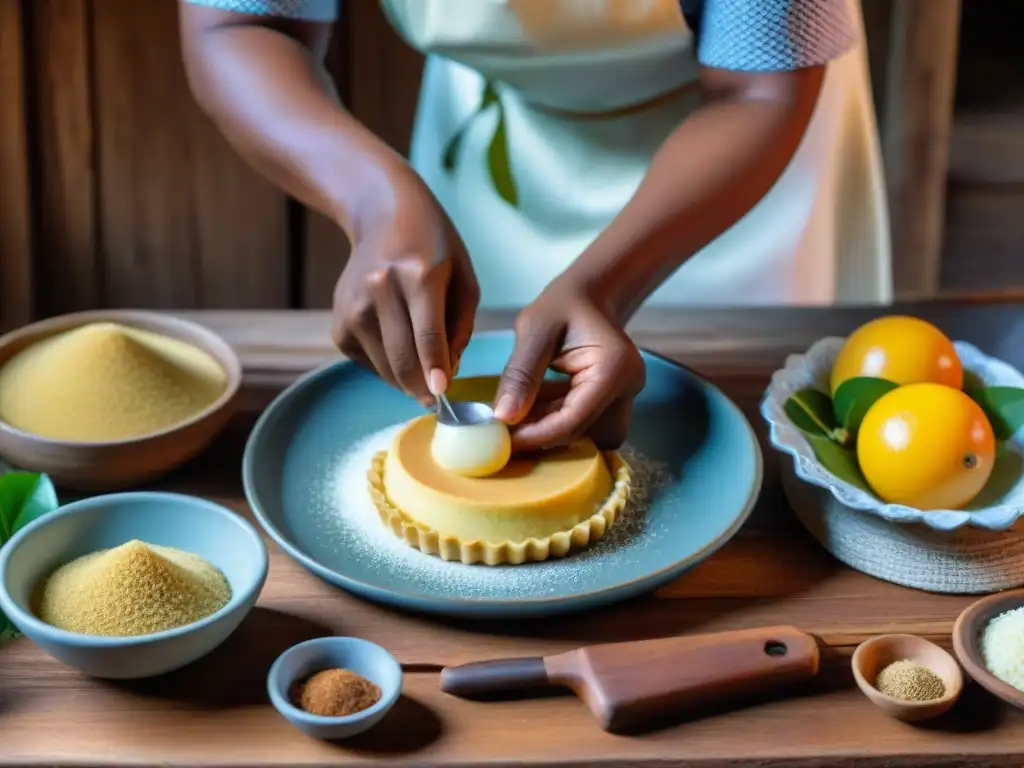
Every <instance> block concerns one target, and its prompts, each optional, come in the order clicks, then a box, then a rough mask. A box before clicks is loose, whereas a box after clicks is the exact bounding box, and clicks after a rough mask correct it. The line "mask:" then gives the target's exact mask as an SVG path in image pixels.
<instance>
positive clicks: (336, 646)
mask: <svg viewBox="0 0 1024 768" xmlns="http://www.w3.org/2000/svg"><path fill="white" fill-rule="evenodd" d="M324 669H350V670H352V671H353V672H355V673H356V674H357V675H362V676H363V677H365V678H366V679H367V680H369V681H370V682H372V683H376V684H377V685H378V686H379V687H380V701H378V702H377V703H376V704H374V705H373V706H372V707H369V708H368V709H364V710H363V711H362V712H356V713H355V714H354V715H348V716H346V717H321V716H319V715H311V714H309V713H308V712H305V711H304V710H301V709H299V708H298V707H296V706H295V705H293V704H292V703H291V699H290V696H289V691H290V690H291V687H292V686H293V685H294V684H295V683H296V682H298V681H299V680H302V679H303V678H306V677H309V676H310V675H312V674H315V673H317V672H319V671H321V670H324ZM267 693H269V694H270V701H271V703H272V704H273V705H274V707H275V708H276V709H277V711H278V712H280V713H281V714H282V715H283V716H284V718H285V719H286V720H287V721H288V722H289V723H291V724H292V725H294V726H295V727H296V728H298V729H299V730H300V731H302V732H303V733H305V734H308V735H309V736H312V737H314V738H317V739H326V740H333V739H347V738H349V737H350V736H355V735H356V734H359V733H363V732H364V731H368V730H370V729H371V728H373V726H375V725H377V723H379V722H380V721H381V720H383V719H384V715H386V714H387V713H388V710H389V709H391V707H393V706H394V705H395V702H396V701H398V697H399V696H401V694H402V667H401V665H400V664H399V663H398V661H397V660H396V659H395V657H394V656H392V655H391V654H390V653H388V652H387V651H385V650H384V649H383V648H381V647H380V646H379V645H376V644H375V643H371V642H369V641H368V640H360V639H359V638H357V637H320V638H317V639H315V640H307V641H306V642H304V643H299V644H298V645H294V646H292V647H291V648H289V649H288V650H287V651H285V652H284V653H282V654H281V655H280V656H279V657H278V659H277V661H275V662H274V664H273V666H271V668H270V672H269V673H268V675H267Z"/></svg>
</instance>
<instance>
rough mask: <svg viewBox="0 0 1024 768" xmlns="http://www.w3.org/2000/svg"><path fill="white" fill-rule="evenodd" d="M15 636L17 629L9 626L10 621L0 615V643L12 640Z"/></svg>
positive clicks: (11, 625)
mask: <svg viewBox="0 0 1024 768" xmlns="http://www.w3.org/2000/svg"><path fill="white" fill-rule="evenodd" d="M17 636H18V629H17V627H15V626H14V625H13V624H11V620H10V619H8V618H7V617H6V616H4V615H3V614H2V613H0V643H2V642H3V641H4V640H12V639H14V638H15V637H17Z"/></svg>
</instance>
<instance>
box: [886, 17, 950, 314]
mask: <svg viewBox="0 0 1024 768" xmlns="http://www.w3.org/2000/svg"><path fill="white" fill-rule="evenodd" d="M892 8H893V19H892V30H891V39H890V44H889V46H890V47H889V57H888V59H889V60H888V67H889V77H888V82H887V84H886V104H885V110H884V114H885V120H884V123H883V125H882V145H883V149H884V153H885V163H886V171H887V176H888V186H889V205H890V209H891V220H892V230H893V253H894V254H896V258H895V259H894V263H893V284H894V287H895V291H896V295H897V296H899V297H902V298H928V297H931V296H934V295H936V293H937V292H938V288H939V267H940V256H941V251H942V233H943V210H944V206H945V188H946V173H947V168H948V162H949V137H950V132H951V126H952V121H953V98H954V91H955V87H956V72H957V43H958V30H959V16H960V0H896V1H895V2H894V3H893V4H892Z"/></svg>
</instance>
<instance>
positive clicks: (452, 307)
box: [445, 259, 480, 376]
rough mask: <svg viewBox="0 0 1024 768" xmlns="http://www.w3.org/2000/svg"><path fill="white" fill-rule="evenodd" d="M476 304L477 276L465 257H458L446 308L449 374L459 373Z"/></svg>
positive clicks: (477, 299) (449, 286)
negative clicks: (450, 372)
mask: <svg viewBox="0 0 1024 768" xmlns="http://www.w3.org/2000/svg"><path fill="white" fill-rule="evenodd" d="M479 305H480V286H479V284H478V283H477V281H476V275H474V274H473V267H472V265H471V264H470V263H469V260H468V259H465V260H463V259H459V260H457V261H456V262H455V266H454V269H453V270H452V279H451V282H450V283H449V284H448V299H447V302H446V307H445V314H446V318H445V320H446V322H445V325H446V327H447V328H448V354H449V355H450V361H451V371H452V376H454V375H455V374H456V373H457V372H458V366H459V360H460V359H461V358H462V353H463V352H465V351H466V347H467V346H469V340H470V338H471V337H472V336H473V326H474V324H475V323H476V311H477V307H478V306H479Z"/></svg>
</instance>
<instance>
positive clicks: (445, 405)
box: [437, 392, 459, 426]
mask: <svg viewBox="0 0 1024 768" xmlns="http://www.w3.org/2000/svg"><path fill="white" fill-rule="evenodd" d="M445 409H447V411H448V418H449V419H450V421H451V422H453V423H452V424H450V425H449V426H457V425H458V423H459V417H458V416H457V415H456V414H455V411H454V410H452V404H451V403H450V402H448V397H447V396H446V395H445V394H444V392H441V393H440V394H439V395H438V396H437V417H438V419H439V420H442V423H444V421H443V420H444V418H445V417H444V411H445Z"/></svg>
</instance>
